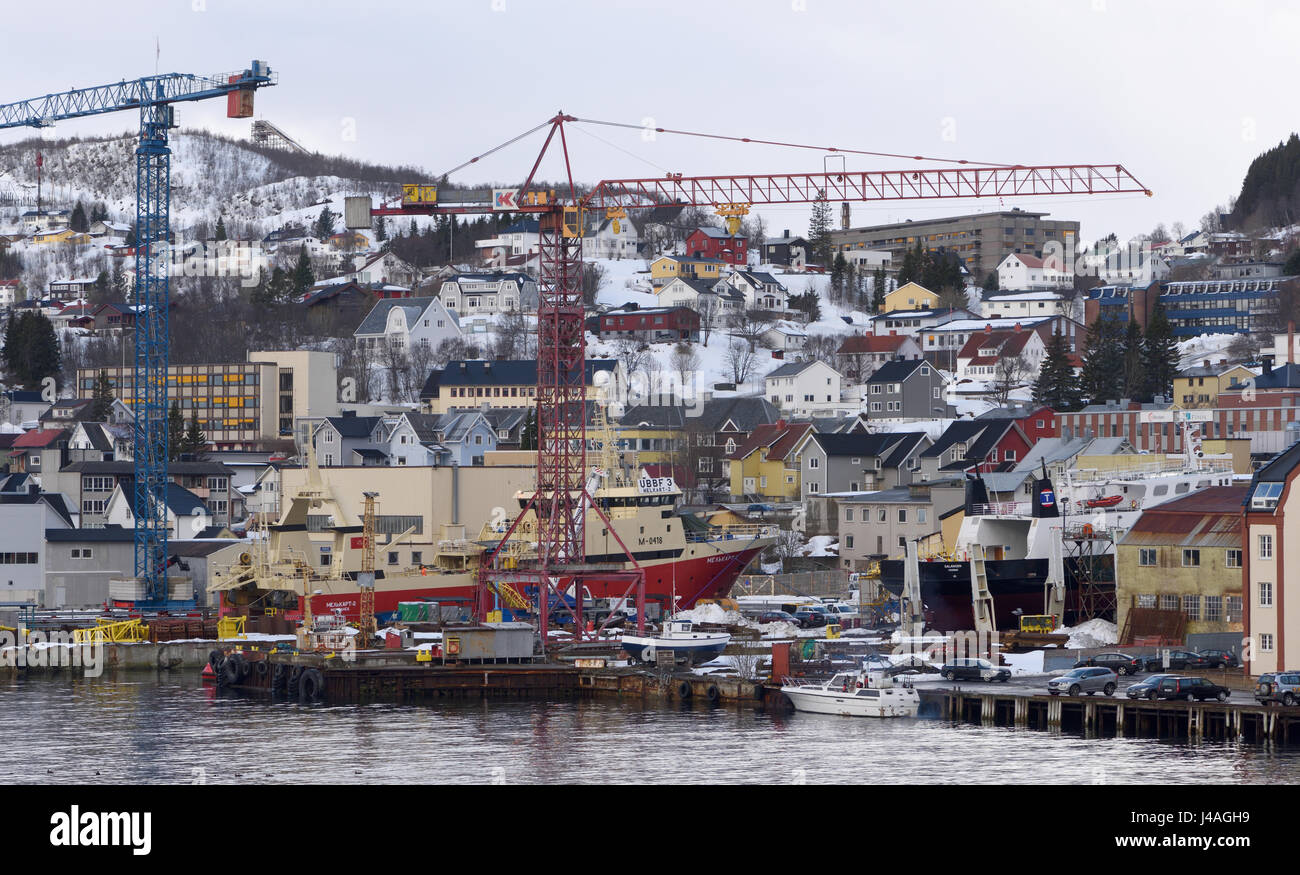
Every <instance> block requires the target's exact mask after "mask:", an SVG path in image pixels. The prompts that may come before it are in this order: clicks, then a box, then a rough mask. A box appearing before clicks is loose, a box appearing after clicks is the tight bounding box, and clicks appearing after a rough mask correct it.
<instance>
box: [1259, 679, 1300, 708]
mask: <svg viewBox="0 0 1300 875" xmlns="http://www.w3.org/2000/svg"><path fill="white" fill-rule="evenodd" d="M1255 701H1256V702H1260V703H1261V704H1264V705H1271V704H1273V703H1274V702H1280V703H1281V704H1283V705H1294V704H1295V703H1296V702H1300V672H1290V671H1275V672H1269V673H1267V674H1262V675H1260V676H1259V678H1258V679H1257V680H1256V681H1255Z"/></svg>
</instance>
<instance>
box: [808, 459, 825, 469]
mask: <svg viewBox="0 0 1300 875" xmlns="http://www.w3.org/2000/svg"><path fill="white" fill-rule="evenodd" d="M821 464H822V460H821V459H818V458H812V459H809V460H808V467H809V468H820V467H821Z"/></svg>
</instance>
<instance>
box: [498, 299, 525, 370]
mask: <svg viewBox="0 0 1300 875" xmlns="http://www.w3.org/2000/svg"><path fill="white" fill-rule="evenodd" d="M532 336H533V330H532V326H531V325H530V324H529V323H528V318H527V317H526V316H524V314H523V313H521V312H519V311H518V310H511V311H510V312H508V313H505V314H503V315H502V316H501V318H500V319H499V320H497V324H496V332H495V334H494V336H493V341H492V355H493V356H495V357H496V358H499V359H505V360H513V359H526V358H532V356H530V355H529V342H528V341H529V338H530V337H532Z"/></svg>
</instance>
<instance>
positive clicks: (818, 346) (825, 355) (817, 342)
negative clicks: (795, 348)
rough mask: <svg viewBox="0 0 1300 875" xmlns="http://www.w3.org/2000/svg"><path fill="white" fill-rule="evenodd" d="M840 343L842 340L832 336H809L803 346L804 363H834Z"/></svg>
mask: <svg viewBox="0 0 1300 875" xmlns="http://www.w3.org/2000/svg"><path fill="white" fill-rule="evenodd" d="M842 343H843V340H842V339H841V338H839V337H836V336H834V335H833V334H810V335H808V339H807V340H806V341H804V345H803V358H804V361H810V362H811V361H823V362H826V363H828V364H829V363H831V362H834V361H835V358H836V353H838V352H839V349H840V344H842Z"/></svg>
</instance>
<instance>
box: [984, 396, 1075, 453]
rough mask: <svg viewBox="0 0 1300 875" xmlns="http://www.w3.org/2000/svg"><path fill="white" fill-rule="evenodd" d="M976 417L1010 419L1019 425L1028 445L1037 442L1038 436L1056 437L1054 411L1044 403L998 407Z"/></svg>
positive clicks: (1057, 432) (1057, 433)
mask: <svg viewBox="0 0 1300 875" xmlns="http://www.w3.org/2000/svg"><path fill="white" fill-rule="evenodd" d="M977 419H1010V420H1012V421H1014V422H1015V424H1016V425H1018V426H1020V431H1021V432H1023V433H1024V435H1025V439H1026V440H1028V441H1029V446H1031V447H1032V446H1033V445H1034V444H1036V443H1038V441H1039V439H1040V438H1045V437H1057V436H1058V435H1059V431H1058V429H1057V424H1056V411H1055V410H1053V409H1052V408H1050V407H1046V406H1044V405H1041V404H1040V405H1037V406H1035V405H1032V404H1030V405H1026V406H1024V407H998V408H994V409H993V410H990V411H988V412H987V413H983V414H981V415H980V416H979V417H977Z"/></svg>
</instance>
